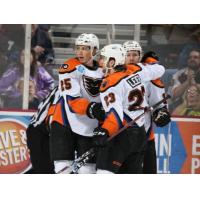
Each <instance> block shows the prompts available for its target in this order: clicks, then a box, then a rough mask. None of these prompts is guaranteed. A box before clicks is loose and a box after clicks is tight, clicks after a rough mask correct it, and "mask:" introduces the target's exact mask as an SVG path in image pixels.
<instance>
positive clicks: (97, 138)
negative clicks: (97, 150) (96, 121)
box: [93, 127, 109, 147]
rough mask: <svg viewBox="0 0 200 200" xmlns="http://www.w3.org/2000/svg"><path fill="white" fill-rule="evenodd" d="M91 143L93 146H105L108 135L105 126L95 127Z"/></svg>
mask: <svg viewBox="0 0 200 200" xmlns="http://www.w3.org/2000/svg"><path fill="white" fill-rule="evenodd" d="M93 134H94V136H93V144H94V146H95V147H103V146H105V144H106V142H107V139H108V137H109V134H108V131H107V130H106V129H105V128H101V127H97V128H95V129H94V131H93Z"/></svg>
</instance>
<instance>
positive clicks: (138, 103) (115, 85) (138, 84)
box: [100, 64, 165, 135]
mask: <svg viewBox="0 0 200 200" xmlns="http://www.w3.org/2000/svg"><path fill="white" fill-rule="evenodd" d="M129 67H130V66H129ZM164 72H165V69H164V67H163V66H161V65H159V64H154V65H147V66H144V67H143V68H141V67H140V66H137V65H135V67H134V70H126V71H122V72H115V73H113V74H111V75H110V76H108V77H106V78H105V79H104V80H103V83H102V86H101V90H100V91H101V93H100V96H101V101H102V104H103V107H104V109H105V111H106V119H105V121H104V123H103V125H102V127H103V128H105V129H107V130H108V131H109V134H110V135H112V134H115V133H116V132H117V131H118V130H119V129H120V128H122V127H123V125H124V123H126V122H129V121H131V120H133V119H135V118H136V117H137V116H139V115H141V114H142V113H144V110H143V109H138V108H144V107H145V106H147V102H146V99H145V96H144V92H145V91H144V83H145V82H147V81H150V80H154V79H156V78H159V77H161V76H162V75H163V74H164ZM136 124H137V125H138V126H142V125H144V116H143V117H141V118H140V119H139V120H137V121H136Z"/></svg>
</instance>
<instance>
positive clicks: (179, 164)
mask: <svg viewBox="0 0 200 200" xmlns="http://www.w3.org/2000/svg"><path fill="white" fill-rule="evenodd" d="M33 113H34V112H29V111H24V112H19V111H0V174H3V173H10V174H11V173H24V172H25V171H27V170H28V169H29V168H30V167H31V162H30V156H29V152H28V148H27V145H26V134H25V131H26V128H27V126H28V124H29V120H30V117H31V116H32V115H33ZM155 141H156V151H157V166H158V173H165V174H166V173H172V174H179V173H187V174H190V173H196V174H197V173H198V174H199V173H200V118H177V117H173V118H172V121H171V123H170V124H169V125H168V126H166V127H164V128H158V127H155Z"/></svg>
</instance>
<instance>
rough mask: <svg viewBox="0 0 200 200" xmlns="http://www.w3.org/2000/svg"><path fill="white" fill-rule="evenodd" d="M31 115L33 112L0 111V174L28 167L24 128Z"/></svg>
mask: <svg viewBox="0 0 200 200" xmlns="http://www.w3.org/2000/svg"><path fill="white" fill-rule="evenodd" d="M32 115H33V112H11V111H0V174H16V173H25V172H26V171H27V170H28V169H30V167H31V162H30V155H29V151H28V148H27V143H26V141H27V139H26V129H27V127H28V124H29V120H30V117H31V116H32Z"/></svg>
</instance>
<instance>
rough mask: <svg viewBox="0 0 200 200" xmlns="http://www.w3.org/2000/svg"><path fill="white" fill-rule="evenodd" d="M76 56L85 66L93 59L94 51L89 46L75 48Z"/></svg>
mask: <svg viewBox="0 0 200 200" xmlns="http://www.w3.org/2000/svg"><path fill="white" fill-rule="evenodd" d="M75 54H76V57H77V58H78V60H79V61H80V62H81V63H83V64H88V62H89V61H90V60H91V59H92V50H91V48H90V47H89V46H75Z"/></svg>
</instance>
